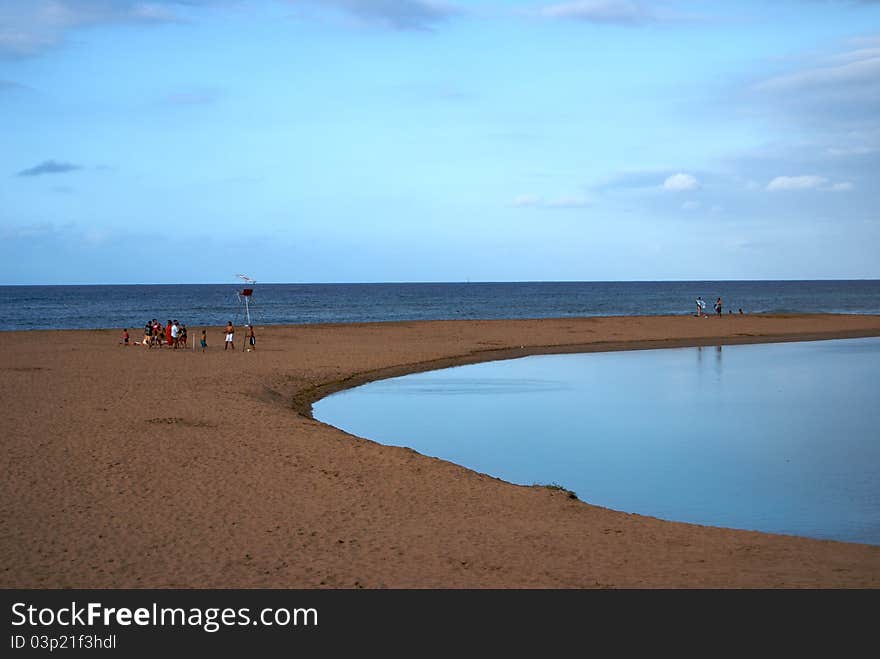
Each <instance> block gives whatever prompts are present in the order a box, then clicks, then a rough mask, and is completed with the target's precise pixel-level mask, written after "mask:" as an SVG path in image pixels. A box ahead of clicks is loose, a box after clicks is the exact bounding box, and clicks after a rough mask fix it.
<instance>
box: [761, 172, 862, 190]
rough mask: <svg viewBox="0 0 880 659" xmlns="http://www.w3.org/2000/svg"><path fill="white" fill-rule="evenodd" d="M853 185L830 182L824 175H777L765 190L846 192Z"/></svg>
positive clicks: (843, 182)
mask: <svg viewBox="0 0 880 659" xmlns="http://www.w3.org/2000/svg"><path fill="white" fill-rule="evenodd" d="M854 187H855V186H854V185H853V184H852V183H850V182H849V181H842V182H839V183H831V182H829V180H828V179H827V178H826V177H824V176H814V175H809V174H807V175H802V176H777V177H776V178H774V179H773V180H772V181H770V182H769V183H768V184H767V188H766V189H767V190H768V191H770V192H778V191H781V190H826V191H831V192H848V191H850V190H852V189H853V188H854Z"/></svg>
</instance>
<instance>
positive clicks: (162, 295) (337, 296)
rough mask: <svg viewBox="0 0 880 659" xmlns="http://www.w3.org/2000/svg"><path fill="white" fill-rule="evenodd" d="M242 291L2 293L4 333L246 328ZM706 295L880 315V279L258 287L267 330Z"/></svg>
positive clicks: (569, 311)
mask: <svg viewBox="0 0 880 659" xmlns="http://www.w3.org/2000/svg"><path fill="white" fill-rule="evenodd" d="M240 287H241V284H240V283H230V284H228V285H225V284H204V285H195V284H194V285H189V284H185V285H164V286H163V285H142V286H141V285H132V286H0V330H16V329H67V328H83V329H94V328H121V327H129V328H131V327H138V328H139V327H143V325H144V323H145V322H146V321H147V320H149V319H151V318H158V319H159V320H168V319H175V318H176V319H179V320H180V321H181V322H183V323H185V324H186V325H188V326H189V327H191V328H193V327H199V326H205V325H208V326H217V325H224V324H226V321H227V320H232V321H233V323H235V324H236V325H241V324H243V323H244V322H245V320H246V317H245V309H244V307H243V306H242V305H241V303H240V301H239V299H238V298H237V296H236V292H237V291H238V290H239V289H240ZM698 295H700V296H702V297H703V299H704V300H706V301H707V303H708V306H709V311H710V312H711V306H712V302H713V301H714V300H715V298H716V297H718V296H721V297H722V298H723V299H724V301H725V303H726V308H727V309H732V310H733V311H734V313H736V312H737V310H738V309H740V308H742V310H743V312H745V313H782V312H793V313H859V314H880V281H878V280H856V281H838V280H833V281H726V282H725V281H714V282H712V281H692V282H531V283H530V282H510V283H448V284H442V283H440V284H259V283H258V284H257V285H256V286H255V290H254V296H253V298H252V299H251V306H250V313H251V320H252V321H253V322H254V324H257V325H277V324H295V323H344V322H371V321H394V320H446V319H473V318H481V319H491V318H550V317H555V318H561V317H570V316H628V315H660V314H689V313H693V309H694V304H693V300H694V298H696V297H697V296H698Z"/></svg>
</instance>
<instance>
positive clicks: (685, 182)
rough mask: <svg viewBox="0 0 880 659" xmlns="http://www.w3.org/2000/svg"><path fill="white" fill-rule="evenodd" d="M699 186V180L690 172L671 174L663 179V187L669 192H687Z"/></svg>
mask: <svg viewBox="0 0 880 659" xmlns="http://www.w3.org/2000/svg"><path fill="white" fill-rule="evenodd" d="M699 188H700V183H699V181H697V179H696V178H694V177H693V176H691V175H690V174H673V175H672V176H670V177H669V178H667V179H666V180H665V181H663V189H664V190H669V191H671V192H688V191H690V190H698V189H699Z"/></svg>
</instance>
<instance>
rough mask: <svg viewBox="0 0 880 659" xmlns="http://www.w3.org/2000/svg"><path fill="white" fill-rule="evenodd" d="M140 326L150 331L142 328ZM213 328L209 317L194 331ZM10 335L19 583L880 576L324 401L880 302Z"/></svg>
mask: <svg viewBox="0 0 880 659" xmlns="http://www.w3.org/2000/svg"><path fill="white" fill-rule="evenodd" d="M129 329H130V331H131V334H132V338H133V339H136V338H140V336H139V332H138V331H137V330H136V329H135V330H132V329H131V328H129ZM200 330H201V328H190V337H191V341H192V340H193V339H195V340H196V341H197V340H198V337H199V334H200ZM240 330H241V328H239V332H238V333H237V334H236V340H237V343H236V348H237V350H236V351H235V352H230V351H224V350H223V333H222V327H213V328H209V329H208V346H209V347H208V350H207V351H206V352H204V353H203V352H201V350H199V349H197V350H195V351H193V350H186V351H183V350H176V351H175V350H170V349H153V350H146V349H144V348H142V347H140V346H128V347H123V346H121V345H119V343H118V339H119V334H120V331H121V328H119V329H113V330H100V331H87V330H75V331H32V332H4V333H0V340H2V342H3V347H4V350H3V353H2V357H0V394H2V400H3V401H4V408H5V409H4V415H3V420H2V422H0V423H2V433H0V438H2V439H0V441H2V443H3V450H2V470H3V474H4V477H3V480H2V484H0V507H2V520H3V524H2V533H0V565H2V572H0V574H2V577H0V586H2V587H4V588H17V587H24V588H72V587H76V588H132V587H133V588H147V587H151V588H175V587H183V588H196V587H198V588H876V587H880V547H877V546H869V545H860V544H848V543H839V542H831V541H819V540H811V539H806V538H798V537H792V536H778V535H770V534H763V533H757V532H749V531H736V530H729V529H719V528H711V527H704V526H696V525H690V524H682V523H674V522H666V521H661V520H657V519H654V518H649V517H644V516H640V515H636V514H627V513H623V512H617V511H612V510H608V509H604V508H599V507H595V506H592V505H590V504H589V502H583V501H579V500H573V499H570V498H569V497H568V496H567V495H566V494H565V493H564V492H561V491H556V490H551V489H548V488H546V487H540V486H532V487H526V486H518V485H512V484H510V483H506V482H504V481H501V480H499V479H496V478H493V477H492V476H489V475H485V474H480V473H476V472H474V471H471V470H468V469H466V468H463V467H460V466H457V465H454V464H451V463H448V462H445V461H442V460H439V459H435V458H429V457H425V456H423V455H420V454H418V453H416V452H414V451H412V450H410V449H406V448H396V447H389V446H383V445H382V444H381V443H377V442H380V441H381V438H374V439H375V440H376V441H370V440H367V439H361V438H357V437H353V436H351V435H349V434H346V433H344V432H342V431H340V430H338V429H335V428H332V427H330V426H327V425H324V424H321V423H319V422H317V421H315V420H314V419H312V418H311V416H310V409H311V403H312V402H313V401H315V400H317V399H319V398H320V397H322V396H324V395H327V394H328V393H331V392H333V391H336V390H339V389H342V388H346V387H350V386H354V385H357V384H360V383H363V382H366V381H369V380H373V379H378V378H381V377H388V376H392V375H400V374H403V373H407V372H416V371H423V370H429V369H433V368H439V367H443V366H450V365H456V364H463V363H474V362H478V361H487V360H492V359H502V358H511V357H516V356H523V355H527V354H540V353H562V352H587V351H597V350H623V349H639V348H657V347H666V346H669V347H671V346H684V345H719V344H725V345H727V344H735V343H755V342H766V341H792V340H810V339H822V338H851V337H861V336H878V335H880V316H859V315H840V316H834V315H802V316H800V315H799V316H763V315H761V316H757V315H756V316H751V315H744V316H738V315H733V316H724V317H721V318H716V317H711V318H706V319H702V318H696V317H693V316H675V317H671V316H663V317H616V318H581V319H549V320H506V321H432V322H412V323H373V324H350V325H297V326H267V327H261V326H259V325H257V327H256V333H257V337H258V341H257V350H256V351H254V352H250V353H247V352H242V351H241V341H243V340H244V333H243V331H240Z"/></svg>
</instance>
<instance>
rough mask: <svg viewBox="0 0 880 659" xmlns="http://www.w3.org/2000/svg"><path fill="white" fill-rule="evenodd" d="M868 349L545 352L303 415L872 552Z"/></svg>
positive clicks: (701, 517)
mask: <svg viewBox="0 0 880 659" xmlns="http://www.w3.org/2000/svg"><path fill="white" fill-rule="evenodd" d="M878 372H880V339H876V338H868V339H847V340H834V341H816V342H804V343H783V344H763V345H745V346H725V347H723V348H722V347H708V348H680V349H667V350H642V351H632V352H614V353H594V354H581V355H547V356H534V357H526V358H522V359H516V360H509V361H499V362H491V363H485V364H476V365H470V366H462V367H458V368H451V369H446V370H441V371H433V372H428V373H422V374H416V375H409V376H405V377H401V378H393V379H389V380H384V381H379V382H374V383H370V384H367V385H365V386H362V387H358V388H356V389H352V390H349V391H345V392H340V393H338V394H335V395H333V396H329V397H328V398H325V399H323V400H321V401H318V402H317V403H316V404H315V406H314V414H315V418H317V419H319V420H321V421H323V422H325V423H329V424H331V425H334V426H337V427H339V428H342V429H344V430H346V431H348V432H350V433H352V434H355V435H359V436H362V437H367V438H370V439H374V440H376V441H379V442H382V443H384V444H390V445H397V446H409V447H411V448H414V449H415V450H417V451H419V452H420V453H423V454H426V455H431V456H437V457H440V458H443V459H446V460H449V461H451V462H455V463H457V464H460V465H463V466H466V467H468V468H471V469H474V470H476V471H480V472H484V473H488V474H491V475H493V476H497V477H499V478H503V479H504V480H507V481H510V482H513V483H518V484H523V485H532V484H535V483H544V484H548V483H557V484H560V485H563V486H564V487H566V488H568V489H570V490H574V491H575V492H576V493H577V495H578V497H579V498H580V499H582V500H584V501H587V502H589V503H593V504H597V505H600V506H605V507H609V508H613V509H616V510H622V511H626V512H635V513H640V514H643V515H650V516H655V517H660V518H662V519H669V520H678V521H685V522H693V523H697V524H706V525H712V526H726V527H732V528H742V529H755V530H761V531H769V532H773V533H786V534H794V535H801V536H809V537H815V538H829V539H836V540H844V541H850V542H862V543H870V544H877V545H880V476H878V471H880V387H878V385H877V382H878V379H877V373H878Z"/></svg>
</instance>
